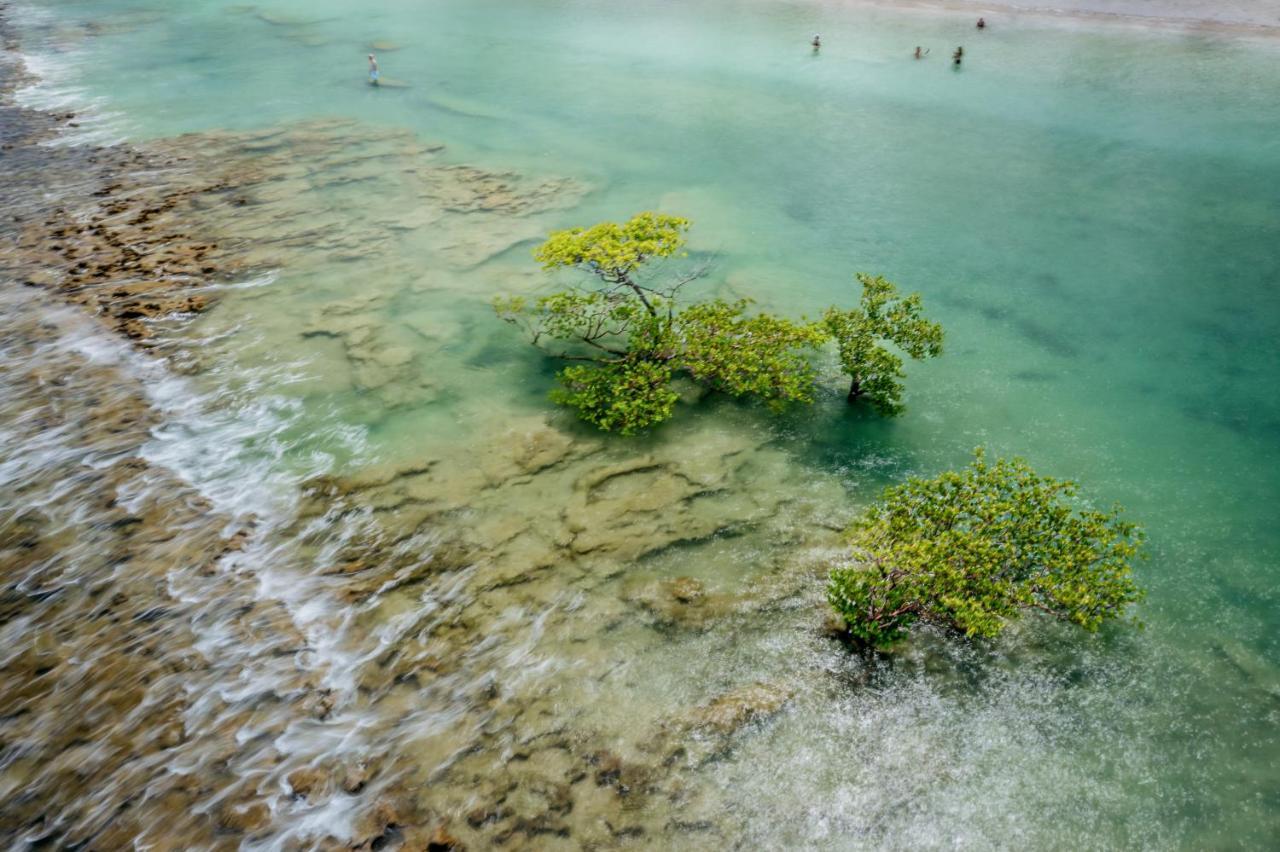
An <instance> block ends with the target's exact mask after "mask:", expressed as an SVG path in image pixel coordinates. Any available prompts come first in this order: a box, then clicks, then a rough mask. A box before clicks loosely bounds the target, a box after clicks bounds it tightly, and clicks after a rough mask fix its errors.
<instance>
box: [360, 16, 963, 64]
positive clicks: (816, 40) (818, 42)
mask: <svg viewBox="0 0 1280 852" xmlns="http://www.w3.org/2000/svg"><path fill="white" fill-rule="evenodd" d="M977 27H978V29H980V30H985V29H986V28H987V19H986V18H979V19H978V24H977ZM809 44H811V45H813V52H814V53H817V52H818V51H819V50H821V49H822V36H820V35H818V34H816V33H815V34H814V36H813V41H811V42H809ZM928 55H929V51H928V50H927V49H925V50H921V48H920V45H916V52H915V53H914V54H913V56H914V58H916V59H924V58H925V57H926V56H928ZM369 58H370V59H373V57H372V56H370V57H369ZM963 59H964V47H963V46H960V47H957V48H956V49H955V52H954V53H952V54H951V61H952V62H953V63H955V64H956V65H959V64H960V62H961V61H962V60H963Z"/></svg>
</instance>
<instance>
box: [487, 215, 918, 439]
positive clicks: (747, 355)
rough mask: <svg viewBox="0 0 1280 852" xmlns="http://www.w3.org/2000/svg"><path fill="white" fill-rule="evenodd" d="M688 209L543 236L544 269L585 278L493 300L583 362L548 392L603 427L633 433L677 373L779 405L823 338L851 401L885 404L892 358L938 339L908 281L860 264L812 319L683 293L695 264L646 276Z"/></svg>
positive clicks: (533, 334) (678, 245)
mask: <svg viewBox="0 0 1280 852" xmlns="http://www.w3.org/2000/svg"><path fill="white" fill-rule="evenodd" d="M688 229H689V220H687V219H683V218H680V217H678V216H665V215H662V214H658V213H641V214H639V215H637V216H635V217H633V218H632V219H631V220H630V221H628V222H623V223H615V222H603V223H601V224H599V225H595V226H594V227H591V228H573V229H570V230H567V231H559V232H557V233H554V234H552V235H551V236H550V238H549V239H548V240H547V241H546V242H545V243H543V244H542V246H540V247H539V248H538V249H537V250H536V251H535V252H534V257H535V258H536V259H537V260H538V262H539V263H540V264H542V267H543V269H545V270H548V271H552V270H558V269H578V270H582V271H585V272H587V273H589V274H590V275H591V276H592V277H593V278H594V279H595V280H594V282H593V283H592V285H591V286H575V287H572V288H570V289H568V290H561V291H559V292H556V293H552V294H550V295H546V296H542V297H540V298H537V299H532V300H530V299H526V298H523V297H504V298H499V299H496V300H495V302H494V308H495V309H496V310H497V312H498V315H499V316H500V317H502V318H503V319H504V320H506V321H507V322H510V323H512V324H515V325H517V326H520V327H522V328H523V329H524V330H525V331H526V333H527V334H528V336H529V338H530V340H531V342H532V343H533V344H534V345H535V346H537V347H538V348H539V349H542V350H543V351H544V352H547V353H548V354H550V355H553V356H554V357H556V358H560V359H563V360H566V361H573V362H580V363H574V364H571V365H570V366H568V367H565V368H564V369H563V370H561V371H560V372H559V374H558V375H557V378H558V379H559V382H560V387H559V388H557V389H556V390H555V391H554V392H553V394H552V398H553V400H555V401H556V402H558V403H561V404H563V405H567V406H570V407H571V408H573V409H575V410H576V411H577V412H578V414H579V416H581V417H582V418H583V419H584V420H587V421H588V422H590V423H593V424H595V425H596V426H598V427H600V428H601V429H605V430H608V431H616V432H621V433H622V434H624V435H633V434H635V433H637V432H641V431H643V430H645V429H647V428H649V427H652V426H655V425H657V424H659V423H662V422H663V421H665V420H667V419H669V418H670V417H671V416H672V414H673V413H674V411H675V404H676V401H677V399H678V395H677V394H676V392H675V391H674V390H672V382H673V381H674V380H675V378H676V377H677V376H678V375H681V376H685V377H688V378H689V379H692V380H693V381H695V382H698V383H700V384H702V385H704V386H705V387H708V388H711V389H713V390H717V391H722V392H724V393H727V394H730V395H732V396H736V397H749V398H753V399H756V400H759V401H761V402H763V403H764V404H765V405H767V406H768V407H769V408H771V409H773V410H775V411H778V410H782V409H785V408H786V407H787V406H789V405H792V404H795V403H811V402H813V400H814V395H815V388H816V385H817V380H818V368H817V366H816V364H817V362H818V355H819V353H820V352H821V351H822V349H823V347H825V346H826V345H828V344H829V343H831V342H834V343H835V345H836V347H837V349H838V350H839V363H840V365H841V367H842V369H843V370H844V372H845V373H846V374H847V375H848V376H849V378H850V380H851V386H850V390H849V401H850V402H855V401H857V400H858V399H859V398H862V397H865V398H866V399H867V400H868V401H869V402H870V403H871V404H872V405H873V406H874V407H875V409H876V410H877V411H879V412H881V413H882V414H886V415H893V414H897V413H898V412H900V411H901V410H902V379H903V371H902V367H903V360H902V357H901V356H900V355H899V354H897V353H896V352H895V351H893V350H892V349H890V348H888V347H889V346H893V347H896V349H898V350H900V351H901V352H902V353H905V354H906V355H907V356H908V357H911V358H915V359H922V358H930V357H933V356H936V355H938V354H940V353H941V351H942V327H941V326H940V325H938V324H937V323H934V322H930V321H929V320H926V319H924V318H923V316H922V315H921V302H920V297H919V296H918V295H910V296H905V297H904V296H900V295H899V294H898V292H897V288H895V287H894V285H893V284H891V283H889V282H888V281H886V280H885V279H883V278H880V277H875V278H872V277H870V276H866V275H859V276H858V281H859V282H860V283H861V285H862V298H861V302H860V303H859V305H858V307H856V308H854V309H851V310H841V309H839V308H836V307H832V308H829V309H828V310H827V311H826V313H825V314H824V315H823V317H822V319H821V320H820V321H818V322H810V321H807V320H804V319H801V320H798V321H795V320H790V319H786V318H784V317H778V316H774V315H772V314H767V313H761V312H756V311H753V309H752V302H751V301H750V300H746V299H743V300H739V301H735V302H727V301H724V300H721V299H713V300H707V301H699V302H693V303H691V304H681V302H680V295H681V291H682V290H683V288H684V287H685V286H686V285H687V284H689V283H690V282H692V281H694V280H696V279H697V278H699V277H700V274H699V273H693V274H688V275H685V276H682V277H677V278H675V279H674V280H672V281H669V282H667V283H665V284H661V285H655V284H653V283H652V282H651V281H650V280H649V277H648V276H645V275H643V274H642V273H643V272H644V271H645V265H646V264H648V263H649V262H650V261H653V260H658V259H663V258H670V257H673V256H676V255H680V254H681V253H682V250H683V248H684V245H685V233H686V232H687V231H688Z"/></svg>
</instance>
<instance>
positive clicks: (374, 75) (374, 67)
mask: <svg viewBox="0 0 1280 852" xmlns="http://www.w3.org/2000/svg"><path fill="white" fill-rule="evenodd" d="M378 76H379V75H378V60H376V59H374V58H373V54H372V53H370V54H369V85H371V86H376V85H378Z"/></svg>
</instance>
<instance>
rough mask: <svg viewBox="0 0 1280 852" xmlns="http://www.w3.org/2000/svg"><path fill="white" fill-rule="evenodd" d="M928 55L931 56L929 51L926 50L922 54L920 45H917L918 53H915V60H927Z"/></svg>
mask: <svg viewBox="0 0 1280 852" xmlns="http://www.w3.org/2000/svg"><path fill="white" fill-rule="evenodd" d="M928 55H929V51H927V50H926V51H924V52H923V53H921V52H920V45H918V44H917V45H916V52H915V58H916V59H924V58H925V57H926V56H928Z"/></svg>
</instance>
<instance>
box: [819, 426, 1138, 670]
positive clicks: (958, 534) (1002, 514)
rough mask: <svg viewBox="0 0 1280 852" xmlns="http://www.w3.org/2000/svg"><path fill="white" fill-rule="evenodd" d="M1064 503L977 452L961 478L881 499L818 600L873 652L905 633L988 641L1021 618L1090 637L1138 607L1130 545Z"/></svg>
mask: <svg viewBox="0 0 1280 852" xmlns="http://www.w3.org/2000/svg"><path fill="white" fill-rule="evenodd" d="M1075 496H1076V485H1075V483H1073V482H1069V481H1059V480H1055V479H1051V478H1049V477H1046V476H1040V475H1038V474H1036V473H1035V472H1034V471H1033V470H1031V468H1030V467H1028V466H1027V465H1026V463H1024V462H1022V461H1021V460H1017V459H1014V460H1012V461H1006V460H1004V459H1000V460H997V461H996V462H995V463H994V464H988V463H987V461H986V458H985V457H984V454H983V452H982V450H978V451H976V453H975V458H974V461H973V463H972V464H971V465H970V466H969V467H967V468H965V469H964V470H961V471H959V472H949V473H944V474H942V475H941V476H938V477H936V478H934V479H914V478H913V479H909V480H908V481H907V482H906V483H904V484H902V485H898V486H895V487H892V488H889V489H887V490H886V491H885V492H884V495H883V498H882V499H881V501H880V502H879V503H878V504H876V505H875V506H873V507H872V508H871V509H870V510H869V511H868V512H867V513H866V514H865V515H864V516H863V517H862V518H861V519H859V520H858V521H857V522H855V523H854V525H853V526H852V527H851V528H850V530H849V533H848V542H849V546H850V550H851V552H850V554H849V558H848V560H847V562H845V563H843V564H841V565H838V566H836V567H835V568H833V569H832V571H831V574H830V578H829V582H828V586H827V599H828V600H829V601H830V602H831V605H832V606H833V607H834V608H835V610H836V612H838V613H839V614H840V616H841V617H842V618H843V619H844V621H845V624H846V625H847V626H848V629H849V631H850V633H851V634H852V635H853V636H854V637H855V638H856V639H858V640H860V641H862V642H865V643H866V644H868V645H872V646H876V647H884V646H887V645H890V644H892V643H893V642H895V641H897V640H899V639H901V638H902V637H903V636H904V635H905V634H906V633H907V631H908V630H909V629H910V627H911V626H912V625H913V624H914V623H916V622H917V621H930V622H934V623H936V624H939V625H942V626H944V627H947V628H951V629H954V630H956V631H959V632H962V633H964V634H966V635H968V636H978V637H992V636H996V635H997V634H999V633H1000V631H1001V630H1003V629H1004V627H1005V625H1006V624H1007V623H1008V622H1009V621H1010V620H1011V619H1014V618H1017V617H1018V616H1019V615H1020V614H1021V613H1022V612H1024V611H1027V610H1032V611H1038V612H1043V613H1047V614H1048V615H1051V616H1053V617H1055V618H1058V619H1061V620H1064V621H1068V622H1072V623H1075V624H1078V625H1080V626H1081V627H1083V628H1085V629H1086V630H1090V631H1095V630H1097V629H1098V627H1099V626H1100V625H1101V624H1102V623H1103V622H1104V621H1106V620H1107V619H1111V618H1117V617H1120V616H1122V615H1123V614H1124V612H1125V610H1126V609H1127V607H1128V606H1129V605H1130V604H1132V603H1135V602H1136V601H1138V600H1140V599H1141V598H1142V595H1143V593H1142V591H1141V590H1140V589H1139V588H1138V587H1137V585H1136V584H1135V583H1134V581H1133V578H1132V575H1131V570H1130V565H1131V562H1132V561H1133V560H1134V559H1135V558H1136V557H1138V556H1140V555H1141V550H1142V533H1141V531H1140V530H1139V529H1138V528H1137V527H1136V526H1135V525H1134V524H1132V523H1129V522H1127V521H1125V520H1122V519H1121V517H1120V510H1119V509H1118V508H1115V509H1112V510H1111V511H1110V512H1099V511H1094V510H1090V509H1083V508H1077V507H1076V506H1075V505H1074V498H1075Z"/></svg>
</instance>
